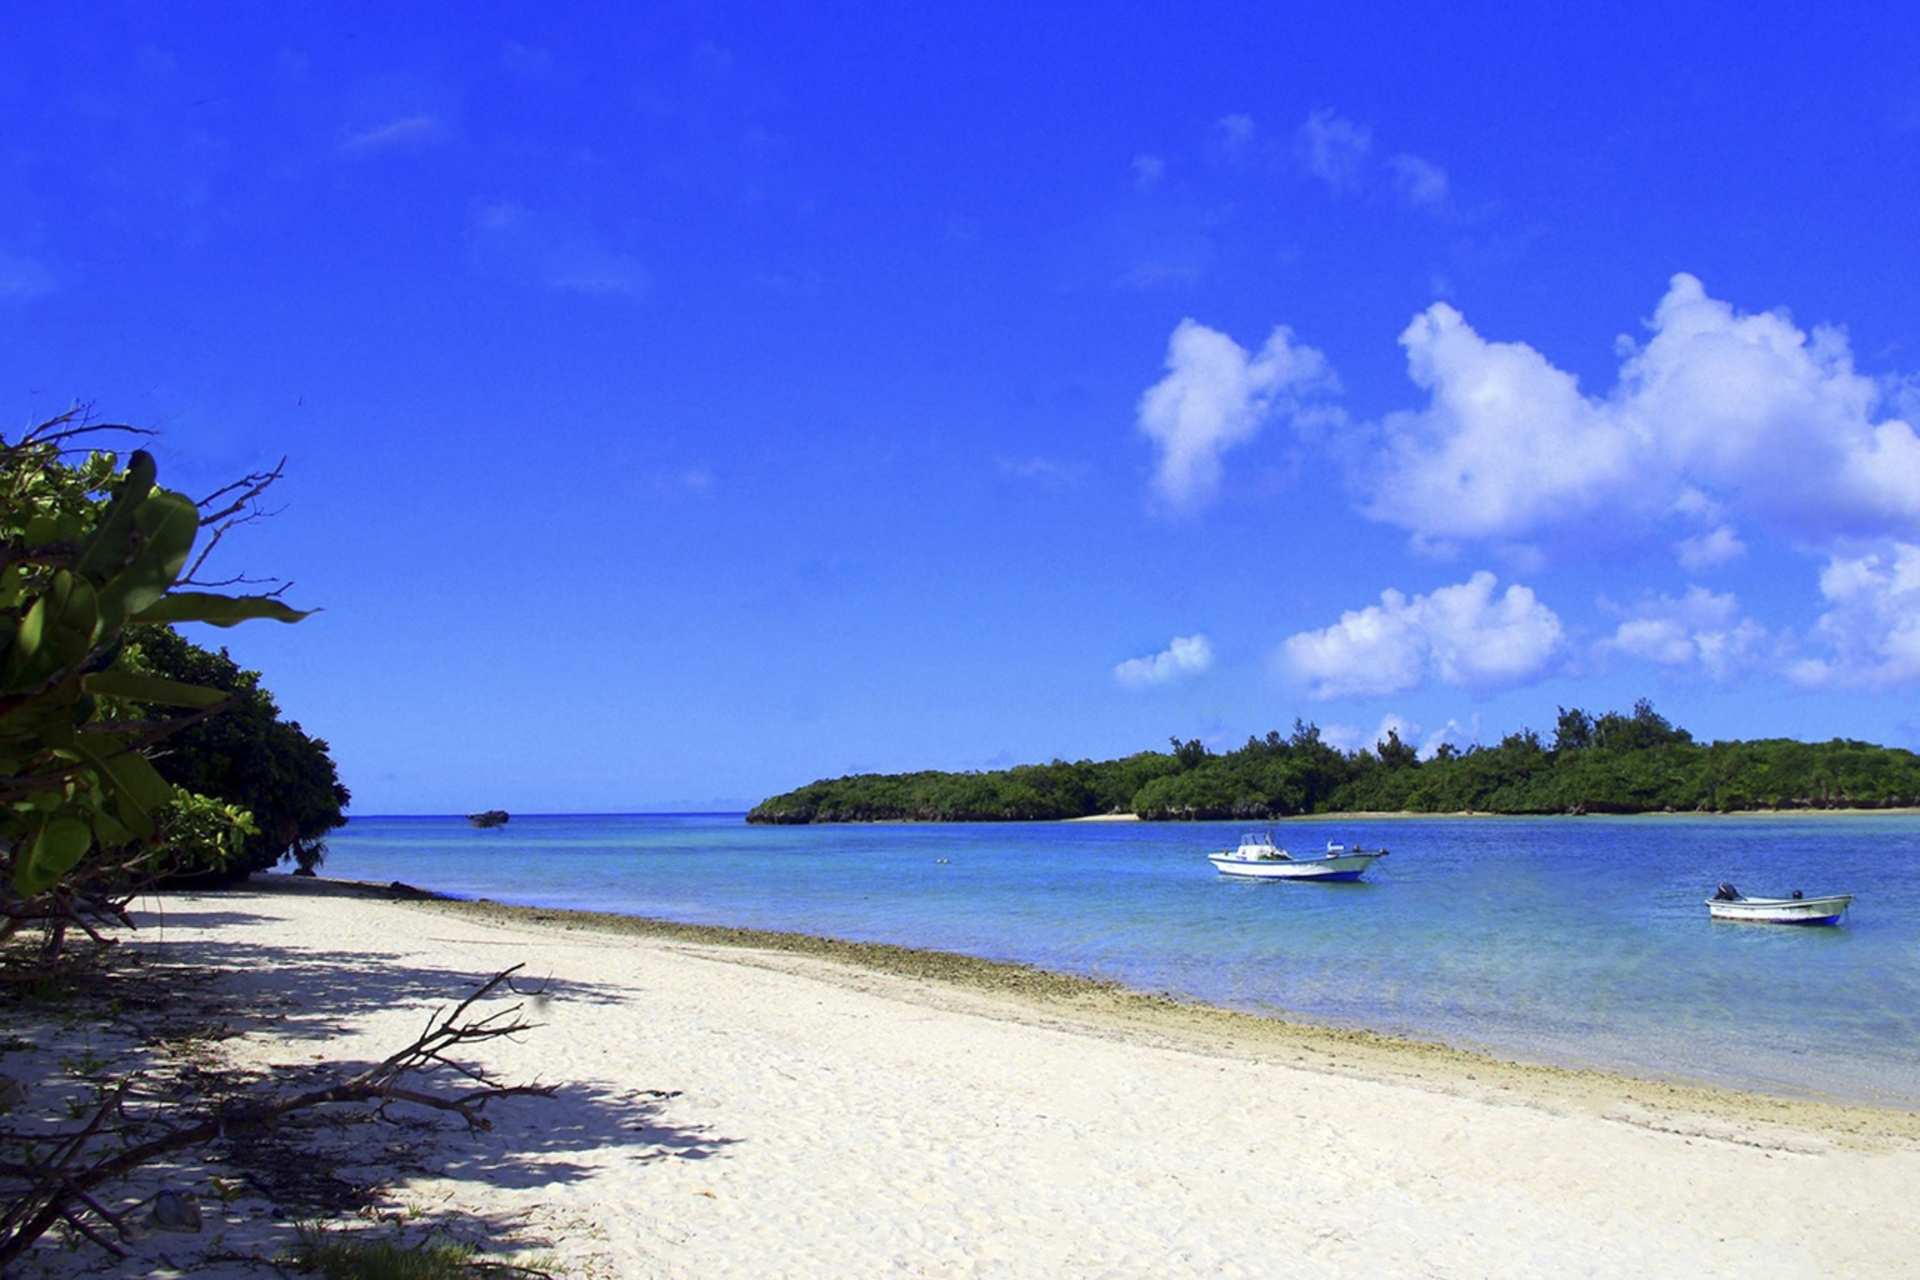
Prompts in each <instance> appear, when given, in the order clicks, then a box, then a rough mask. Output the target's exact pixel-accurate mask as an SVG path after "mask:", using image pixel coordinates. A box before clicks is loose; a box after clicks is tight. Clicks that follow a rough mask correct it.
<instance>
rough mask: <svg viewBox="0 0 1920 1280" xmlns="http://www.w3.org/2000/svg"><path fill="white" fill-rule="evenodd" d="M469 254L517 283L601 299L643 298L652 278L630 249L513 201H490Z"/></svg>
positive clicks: (481, 214)
mask: <svg viewBox="0 0 1920 1280" xmlns="http://www.w3.org/2000/svg"><path fill="white" fill-rule="evenodd" d="M473 252H474V259H475V261H476V262H477V263H478V264H479V265H480V267H481V268H482V269H483V270H485V271H488V272H491V273H493V274H497V275H500V276H504V277H506V278H508V279H511V280H515V281H517V282H519V283H522V284H531V285H536V286H539V287H542V288H547V289H557V290H560V291H562V292H567V293H582V294H590V295H596V296H600V297H606V298H617V299H626V300H638V299H641V298H644V297H646V295H647V292H648V290H649V289H650V288H651V286H652V278H651V276H650V275H649V274H648V272H647V269H646V267H645V265H644V264H642V263H641V262H640V260H639V259H638V258H636V257H635V256H634V255H633V254H631V253H628V252H626V251H624V250H621V249H616V248H613V247H611V246H609V245H607V244H605V243H604V242H603V241H602V240H601V239H600V238H599V237H598V236H597V235H595V234H594V233H593V232H591V231H589V230H587V229H586V228H583V227H580V226H578V225H574V224H571V223H569V222H566V221H564V220H562V219H558V218H555V217H553V216H552V215H548V214H544V213H540V212H538V211H535V210H530V209H526V208H523V207H521V206H520V205H517V204H514V203H512V202H501V203H495V204H490V205H487V206H485V207H483V208H482V209H480V210H479V212H478V214H477V215H476V217H475V219H474V231H473Z"/></svg>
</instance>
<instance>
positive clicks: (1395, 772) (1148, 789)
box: [747, 699, 1920, 823]
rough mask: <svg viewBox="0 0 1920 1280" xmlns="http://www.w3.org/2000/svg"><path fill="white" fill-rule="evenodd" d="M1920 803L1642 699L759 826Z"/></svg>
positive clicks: (1069, 773)
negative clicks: (1477, 734)
mask: <svg viewBox="0 0 1920 1280" xmlns="http://www.w3.org/2000/svg"><path fill="white" fill-rule="evenodd" d="M1910 805H1920V756H1916V755H1915V754H1914V753H1913V752H1911V751H1906V750H1903V749H1900V748H1897V747H1881V746H1875V745H1873V744H1871V743H1866V742H1855V741H1851V740H1847V739H1840V738H1836V739H1834V740H1833V741H1831V742H1821V743H1809V742H1798V741H1794V740H1792V739H1787V738H1769V739H1762V740H1758V741H1752V742H1712V743H1704V744H1703V743H1699V742H1696V741H1694V738H1693V735H1692V734H1691V733H1689V732H1688V731H1687V730H1685V729H1682V728H1679V727H1677V726H1675V725H1673V724H1672V723H1670V722H1669V721H1668V720H1667V719H1666V717H1664V716H1662V715H1660V714H1659V713H1658V712H1656V711H1655V710H1654V709H1653V705H1652V704H1651V703H1650V702H1648V701H1647V700H1646V699H1641V700H1640V701H1639V702H1637V703H1635V704H1634V707H1633V710H1632V711H1631V712H1629V713H1620V712H1611V711H1610V712H1606V713H1604V714H1602V715H1598V716H1594V715H1589V714H1588V713H1586V712H1585V711H1582V710H1579V709H1568V708H1565V707H1562V708H1559V716H1558V720H1557V722H1556V724H1555V727H1554V734H1553V739H1552V741H1551V743H1550V744H1549V743H1548V742H1547V741H1546V740H1544V739H1542V737H1541V736H1540V735H1539V734H1538V733H1537V732H1535V731H1533V730H1531V729H1525V730H1521V731H1519V732H1517V733H1511V734H1508V735H1507V736H1506V737H1504V738H1502V739H1501V740H1500V741H1499V742H1498V743H1497V744H1495V745H1492V746H1478V745H1476V746H1472V747H1469V748H1468V749H1466V750H1465V751H1460V750H1456V749H1454V748H1453V747H1452V746H1451V745H1448V744H1442V745H1441V746H1440V747H1439V748H1438V749H1437V750H1436V751H1435V752H1433V754H1432V755H1431V756H1429V757H1428V758H1426V759H1422V758H1421V757H1420V754H1419V753H1418V752H1417V751H1416V750H1415V749H1414V748H1413V747H1412V746H1410V745H1409V744H1407V743H1405V742H1402V741H1401V740H1400V737H1399V735H1398V733H1396V732H1392V731H1390V732H1389V733H1388V734H1387V736H1386V737H1385V738H1384V739H1382V740H1380V741H1379V742H1377V743H1375V744H1374V746H1373V747H1372V748H1371V749H1362V750H1359V751H1341V750H1340V749H1338V748H1336V747H1334V746H1332V745H1331V744H1329V743H1328V742H1326V741H1325V740H1324V739H1323V738H1322V737H1321V734H1320V730H1319V728H1318V727H1317V726H1315V725H1312V724H1308V723H1303V722H1301V721H1298V720H1296V721H1295V722H1294V726H1293V732H1292V733H1291V734H1290V735H1288V736H1286V737H1282V736H1281V735H1280V733H1279V732H1278V731H1275V732H1272V733H1269V734H1267V735H1266V736H1265V737H1264V738H1249V739H1248V740H1247V742H1246V745H1245V746H1242V747H1239V748H1237V749H1235V750H1232V751H1226V752H1219V753H1215V752H1213V751H1210V750H1208V749H1207V748H1206V746H1205V745H1204V744H1202V743H1201V742H1199V741H1198V740H1189V741H1186V742H1182V741H1180V740H1179V739H1178V738H1175V739H1173V740H1172V742H1171V749H1170V750H1168V751H1146V752H1141V753H1138V754H1136V755H1131V756H1126V757H1124V758H1122V759H1119V760H1109V761H1104V762H1095V761H1091V760H1079V761H1075V762H1072V763H1068V762H1066V761H1063V760H1055V761H1053V762H1052V763H1051V764H1035V765H1020V766H1017V767H1015V768H1012V769H1003V770H994V771H991V772H979V773H973V772H968V773H941V772H934V771H925V772H920V773H908V774H857V775H853V776H850V777H844V778H833V779H822V780H821V781H818V782H813V783H809V784H808V785H806V786H804V787H800V788H798V789H797V790H794V791H789V792H786V793H784V794H782V795H777V796H773V797H771V798H769V799H766V800H763V801H761V802H760V803H759V804H758V805H756V806H755V807H754V808H753V810H752V811H751V812H750V813H748V815H747V821H749V822H768V823H804V822H888V821H892V822H899V821H907V822H995V821H1034V820H1043V819H1059V818H1082V817H1091V816H1094V815H1098V814H1127V813H1130V814H1135V815H1137V816H1139V817H1141V818H1145V819H1149V820H1156V821H1167V820H1181V819H1219V818H1248V819H1258V818H1285V817H1292V816H1295V815H1302V814H1319V813H1352V812H1410V813H1459V812H1474V813H1492V814H1583V813H1659V812H1709V813H1730V812H1738V811H1742V810H1751V809H1847V808H1853V809H1879V808H1891V807H1897V806H1910Z"/></svg>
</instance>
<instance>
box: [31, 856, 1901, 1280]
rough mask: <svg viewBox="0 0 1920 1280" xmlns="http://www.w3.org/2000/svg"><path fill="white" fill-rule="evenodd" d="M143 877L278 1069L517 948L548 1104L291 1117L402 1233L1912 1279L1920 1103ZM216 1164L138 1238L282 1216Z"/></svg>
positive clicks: (522, 1064)
mask: <svg viewBox="0 0 1920 1280" xmlns="http://www.w3.org/2000/svg"><path fill="white" fill-rule="evenodd" d="M153 905H154V907H155V910H153V911H152V912H151V913H149V914H147V915H145V916H143V928H142V929H141V932H140V934H139V935H138V938H139V940H138V943H137V945H138V946H139V947H140V948H141V950H142V952H143V954H146V955H147V956H149V957H150V960H151V963H152V964H153V965H155V966H158V967H159V969H160V970H165V969H166V968H167V967H168V966H178V967H180V971H181V972H182V973H186V972H188V971H193V972H204V971H208V970H216V971H218V972H217V975H216V978H215V979H213V980H211V985H212V986H214V987H216V988H218V989H219V991H220V992H222V993H224V995H225V996H226V997H228V998H229V999H230V1002H231V1003H232V1004H233V1008H232V1009H230V1010H229V1012H228V1014H227V1016H228V1017H229V1018H230V1019H231V1020H232V1025H233V1029H234V1030H236V1031H238V1032H239V1034H237V1035H235V1036H233V1037H232V1038H229V1039H224V1040H221V1041H219V1043H218V1052H219V1053H220V1054H221V1055H223V1058H224V1060H225V1061H226V1062H227V1063H228V1064H229V1065H241V1066H251V1067H253V1068H255V1069H258V1070H260V1071H262V1072H267V1073H270V1074H273V1075H275V1076H276V1077H278V1076H282V1075H284V1074H285V1073H288V1072H293V1071H295V1070H296V1069H297V1070H299V1071H304V1072H311V1071H313V1070H316V1069H317V1068H316V1067H315V1064H316V1063H329V1062H339V1061H359V1062H364V1061H370V1060H373V1059H377V1058H378V1057H380V1056H384V1054H385V1053H387V1052H390V1051H391V1050H392V1049H394V1048H397V1047H398V1046H399V1045H400V1044H404V1043H405V1042H406V1041H407V1040H409V1039H410V1038H411V1037H412V1036H413V1035H414V1034H416V1033H417V1031H418V1030H419V1028H420V1026H421V1024H422V1022H423V1020H424V1017H425V1015H426V1013H427V1011H428V1010H429V1009H431V1008H433V1007H437V1006H444V1005H446V1004H449V1003H451V1002H452V1001H453V1000H455V999H457V998H459V997H460V996H462V995H464V994H465V993H466V992H467V991H468V990H470V989H471V988H472V985H473V984H474V983H475V982H477V981H478V980H481V979H483V978H484V977H486V976H488V975H490V974H492V973H494V972H497V971H499V970H500V969H503V968H506V967H508V966H510V965H513V964H524V965H525V966H526V969H525V971H524V972H525V973H526V974H528V975H530V976H531V977H532V978H534V979H536V980H538V981H540V982H541V983H543V984H545V990H544V993H543V994H540V995H538V996H535V997H533V998H531V999H530V1001H529V1003H528V1008H529V1011H530V1012H532V1013H533V1014H534V1015H535V1019H536V1020H537V1021H539V1022H541V1023H543V1024H544V1025H543V1026H541V1027H540V1028H539V1029H537V1030H533V1031H530V1032H528V1033H526V1034H525V1035H523V1036H521V1037H517V1038H516V1039H515V1040H514V1041H511V1042H497V1043H496V1044H494V1045H491V1046H489V1047H488V1048H487V1049H486V1050H485V1052H484V1059H485V1062H486V1064H487V1065H488V1066H489V1067H491V1068H493V1069H495V1070H497V1071H498V1072H499V1073H500V1074H501V1075H503V1076H505V1077H507V1078H510V1079H518V1080H534V1079H537V1080H540V1081H542V1082H545V1083H549V1084H554V1085H557V1086H558V1090H557V1095H556V1096H555V1097H554V1098H553V1099H551V1100H539V1099H514V1100H511V1101H509V1102H508V1103H505V1104H503V1105H502V1106H500V1107H499V1109H498V1111H497V1113H496V1114H495V1120H496V1125H495V1128H494V1130H493V1131H492V1132H490V1133H483V1134H478V1135H468V1134H466V1133H464V1132H461V1131H459V1130H457V1129H456V1128H453V1127H450V1126H448V1125H446V1124H444V1123H424V1122H417V1123H416V1122H410V1123H409V1125H408V1126H406V1127H403V1128H400V1129H394V1128H393V1127H391V1126H384V1125H375V1124H367V1123H354V1124H346V1125H338V1126H322V1127H320V1128H319V1129H316V1130H315V1131H314V1132H313V1133H311V1134H307V1135H305V1136H304V1138H303V1140H311V1141H314V1142H316V1143H320V1144H322V1146H323V1147H326V1150H325V1152H324V1154H322V1155H320V1156H316V1157H314V1158H315V1159H316V1160H319V1161H321V1162H322V1163H324V1164H326V1166H327V1167H328V1168H332V1169H335V1170H344V1171H346V1173H348V1174H350V1175H354V1176H356V1177H358V1178H359V1179H360V1180H361V1181H363V1182H370V1183H371V1182H377V1183H382V1184H384V1186H385V1190H384V1191H383V1192H381V1194H380V1197H379V1205H380V1207H381V1208H382V1209H384V1211H385V1212H386V1213H387V1214H388V1216H390V1217H392V1218H394V1219H396V1221H395V1222H394V1223H393V1224H392V1225H388V1226H383V1227H381V1228H380V1229H383V1230H399V1231H410V1232H414V1233H418V1232H419V1231H422V1230H425V1229H427V1228H429V1227H432V1226H435V1225H436V1224H438V1225H442V1226H444V1227H446V1228H447V1229H449V1230H454V1231H457V1232H467V1233H469V1234H471V1235H472V1236H474V1237H476V1238H483V1239H486V1240H488V1241H490V1242H491V1243H492V1244H493V1245H494V1247H495V1248H497V1249H499V1250H503V1251H512V1250H515V1249H522V1250H533V1251H535V1252H543V1253H545V1254H546V1255H547V1256H548V1257H549V1258H550V1259H552V1260H556V1261H557V1262H558V1263H559V1264H561V1265H560V1270H561V1271H562V1272H564V1273H565V1274H573V1275H594V1276H661V1277H696V1276H700V1277H707V1276H743V1277H745V1276H753V1277H760V1276H795V1277H799V1276H824V1275H834V1276H867V1275H878V1274H893V1273H898V1274H905V1275H931V1276H1049V1277H1051V1276H1083V1275H1084V1276H1093V1275H1106V1276H1186V1275H1192V1276H1235V1275H1243V1276H1272V1275H1286V1276H1316V1277H1318V1276H1327V1277H1356V1278H1357V1277H1380V1276H1394V1277H1423V1278H1431V1280H1440V1278H1442V1277H1468V1276H1486V1277H1506V1276H1513V1277H1519V1276H1529V1277H1557V1276H1591V1275H1608V1276H1616V1275H1646V1276H1680V1275H1686V1276H1708V1275H1722V1276H1742V1277H1752V1276H1815V1275H1834V1276H1865V1277H1874V1276H1889V1277H1891V1276H1904V1275H1911V1274H1913V1267H1914V1263H1915V1255H1914V1251H1913V1249H1914V1246H1913V1244H1912V1241H1913V1240H1914V1238H1915V1231H1916V1227H1920V1210H1916V1208H1915V1206H1916V1205H1920V1117H1916V1116H1914V1115H1912V1114H1909V1113H1904V1112H1887V1111H1878V1110H1869V1109H1863V1108H1852V1107H1844V1106H1830V1105H1824V1104H1819V1103H1812V1102H1801V1101H1787V1100H1780V1099H1775V1098H1768V1097H1762V1096H1758V1095H1752V1094H1745V1093H1739V1092H1736V1091H1732V1090H1722V1089H1715V1088H1693V1087H1687V1086H1681V1085H1670V1084H1661V1083H1649V1082H1645V1081H1636V1080H1631V1079H1628V1078H1625V1077H1620V1076H1613V1075H1608V1074H1604V1073H1597V1072H1580V1071H1564V1070H1558V1069H1554V1068H1545V1067H1536V1066H1526V1065H1518V1064H1513V1063H1506V1062H1499V1061H1495V1060H1492V1059H1488V1058H1483V1057H1477V1056H1474V1055H1470V1054H1464V1053H1458V1052H1455V1051H1453V1050H1450V1049H1445V1048H1441V1047H1437V1046H1432V1045H1424V1044H1415V1043H1407V1042H1401V1041H1395V1040H1391V1039H1388V1038H1385V1037H1380V1036H1372V1035H1368V1034H1364V1033H1352V1032H1342V1031H1329V1030H1324V1029H1317V1028H1311V1027H1299V1026H1291V1025H1288V1024H1284V1023H1279V1022H1275V1021H1271V1020H1268V1019H1263V1018H1257V1017H1252V1016H1248V1015H1240V1014H1234V1013H1230V1012H1225V1011H1221V1010H1215V1009H1209V1008H1204V1007H1198V1006H1193V1005H1187V1004H1182V1003H1178V1002H1175V1001H1171V1000H1165V999H1158V998H1156V997H1153V996H1151V995H1145V994H1141V993H1136V992H1129V991H1125V990H1122V989H1119V988H1116V987H1112V986H1108V985H1104V984H1101V983H1097V982H1090V981H1086V980H1081V979H1074V978H1064V977H1061V976H1059V975H1053V974H1046V973H1042V972H1040V971H1038V970H1032V969H1026V968H1023V967H1021V966H1011V965H995V964H989V963H987V962H982V961H973V960H968V959H966V958H964V957H953V956H941V955H937V954H931V953H925V952H914V951H908V950H906V949H903V948H895V947H872V946H860V945H855V944H847V943H833V942H827V941H822V940H818V939H804V938H797V937H794V936H792V935H769V934H756V933H750V932H746V931H733V930H710V929H701V928H693V927H688V926H674V925H658V924H650V923H648V922H642V921H632V920H625V919H622V918H618V917H592V916H582V915H575V914H570V913H562V912H555V911H540V910H533V909H522V908H507V907H499V906H493V905H490V904H484V903H452V902H441V901H428V902H416V901H383V900H379V899H377V898H372V897H368V896H366V895H365V894H364V892H358V891H353V890H351V889H346V888H342V887H340V886H334V885H330V884H327V883H325V882H321V883H318V884H316V883H312V882H308V883H307V884H304V885H303V884H296V883H293V882H291V880H290V879H289V878H284V877H267V878H264V881H263V883H261V884H259V885H257V886H253V887H249V888H247V889H245V890H243V891H240V892H235V893H224V894H204V895H202V894H182V895H170V896H169V897H167V898H165V899H162V900H160V901H158V902H157V903H155V904H153ZM13 1060H14V1055H10V1056H9V1058H8V1059H7V1061H6V1065H7V1066H8V1068H9V1069H11V1064H12V1062H13ZM327 1144H331V1146H327ZM174 1176H176V1177H177V1178H179V1179H183V1180H188V1181H191V1180H192V1179H193V1178H195V1177H200V1178H202V1179H203V1180H205V1179H207V1178H211V1177H213V1176H215V1175H214V1172H212V1171H207V1170H201V1171H199V1172H197V1173H196V1172H195V1171H194V1170H192V1169H185V1170H181V1171H177V1172H176V1174H175V1175H174ZM223 1185H224V1184H223ZM202 1199H203V1203H207V1204H208V1205H209V1209H210V1212H209V1218H210V1223H209V1228H208V1231H207V1232H204V1233H203V1236H202V1237H201V1238H188V1237H178V1236H169V1237H164V1238H163V1237H160V1236H159V1235H157V1234H156V1236H155V1237H154V1241H150V1242H148V1244H147V1245H146V1246H143V1247H147V1248H150V1249H151V1248H160V1247H162V1246H164V1247H165V1248H167V1249H170V1250H172V1253H171V1254H169V1255H168V1256H169V1257H173V1258H174V1259H175V1261H176V1262H178V1261H180V1260H182V1259H184V1258H186V1257H188V1256H189V1255H190V1254H191V1253H192V1250H193V1249H194V1248H195V1247H200V1248H202V1250H203V1253H202V1255H201V1256H204V1255H205V1248H206V1247H207V1246H208V1244H209V1240H210V1239H211V1238H212V1237H213V1236H214V1235H215V1234H216V1231H217V1234H218V1236H219V1239H220V1244H219V1249H220V1250H224V1251H225V1252H226V1254H227V1256H229V1257H231V1256H234V1255H236V1254H238V1255H246V1254H249V1253H251V1254H254V1255H256V1256H258V1255H262V1254H267V1253H271V1252H272V1251H273V1249H274V1248H275V1247H276V1241H277V1242H280V1243H281V1244H284V1241H285V1239H286V1237H287V1236H288V1234H289V1233H290V1231H291V1225H290V1223H288V1222H287V1221H284V1220H281V1221H276V1220H274V1219H273V1218H272V1217H271V1207H272V1206H271V1204H270V1203H268V1199H267V1198H266V1197H263V1196H260V1195H255V1194H252V1193H251V1192H249V1193H248V1194H242V1195H239V1196H237V1197H236V1198H235V1199H234V1200H233V1201H232V1202H231V1203H230V1204H225V1205H221V1204H218V1203H217V1202H213V1201H212V1200H211V1198H210V1197H208V1196H205V1195H203V1197H202ZM216 1218H217V1219H218V1222H217V1224H216V1223H214V1222H213V1221H211V1220H212V1219H216ZM155 1242H157V1243H155ZM70 1257H71V1255H61V1258H70ZM70 1265H71V1264H70V1263H66V1262H62V1261H61V1260H60V1258H55V1259H53V1261H52V1263H51V1266H52V1269H51V1270H49V1271H47V1272H46V1273H47V1274H63V1275H64V1274H77V1272H75V1271H72V1270H68V1269H63V1268H64V1267H68V1266H70ZM224 1265H225V1266H226V1267H227V1268H228V1273H229V1274H234V1275H242V1274H246V1275H251V1274H266V1273H265V1272H261V1271H258V1270H248V1269H247V1268H245V1267H244V1266H242V1265H241V1264H239V1263H235V1262H228V1263H226V1264H224ZM154 1266H155V1261H154V1258H153V1257H152V1256H145V1255H136V1257H135V1259H133V1260H132V1261H131V1262H130V1263H129V1264H128V1269H123V1270H119V1271H113V1272H107V1273H106V1274H125V1275H143V1274H149V1273H151V1271H152V1268H153V1267H154ZM143 1268H144V1269H143ZM196 1273H205V1274H216V1272H213V1271H204V1269H203V1271H202V1272H196ZM22 1274H33V1272H31V1271H25V1270H23V1272H22Z"/></svg>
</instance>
